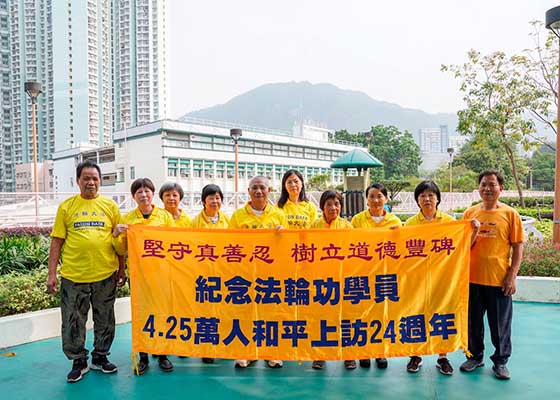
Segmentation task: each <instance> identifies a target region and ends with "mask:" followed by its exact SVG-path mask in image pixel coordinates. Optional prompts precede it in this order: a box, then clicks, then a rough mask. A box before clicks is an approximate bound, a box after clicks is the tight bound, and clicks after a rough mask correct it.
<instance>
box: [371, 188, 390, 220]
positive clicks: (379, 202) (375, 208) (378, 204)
mask: <svg viewBox="0 0 560 400" xmlns="http://www.w3.org/2000/svg"><path fill="white" fill-rule="evenodd" d="M385 203H387V197H385V195H384V194H383V192H382V191H381V190H379V189H375V188H372V189H370V190H369V192H368V196H367V205H368V208H369V211H370V213H371V214H372V215H374V216H376V217H379V216H381V215H383V206H385Z"/></svg>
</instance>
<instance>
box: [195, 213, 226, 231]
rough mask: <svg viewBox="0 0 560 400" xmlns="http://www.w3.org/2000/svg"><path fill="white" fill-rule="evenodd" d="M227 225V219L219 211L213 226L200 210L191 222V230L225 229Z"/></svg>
mask: <svg viewBox="0 0 560 400" xmlns="http://www.w3.org/2000/svg"><path fill="white" fill-rule="evenodd" d="M228 225H229V217H228V216H227V215H226V214H224V213H223V212H221V211H218V221H217V222H216V223H215V224H214V223H212V221H211V220H210V218H209V217H208V216H207V215H206V213H205V212H204V210H202V211H201V212H200V213H198V215H197V216H196V217H194V219H193V220H192V222H191V228H207V229H227V227H228Z"/></svg>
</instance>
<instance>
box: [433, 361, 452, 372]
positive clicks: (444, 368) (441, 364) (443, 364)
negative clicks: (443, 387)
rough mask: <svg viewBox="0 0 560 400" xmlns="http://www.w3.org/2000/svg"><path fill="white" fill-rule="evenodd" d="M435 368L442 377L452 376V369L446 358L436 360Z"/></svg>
mask: <svg viewBox="0 0 560 400" xmlns="http://www.w3.org/2000/svg"><path fill="white" fill-rule="evenodd" d="M436 367H438V369H439V372H441V373H442V374H443V375H453V367H452V366H451V364H450V363H449V360H448V359H447V358H438V360H437V363H436Z"/></svg>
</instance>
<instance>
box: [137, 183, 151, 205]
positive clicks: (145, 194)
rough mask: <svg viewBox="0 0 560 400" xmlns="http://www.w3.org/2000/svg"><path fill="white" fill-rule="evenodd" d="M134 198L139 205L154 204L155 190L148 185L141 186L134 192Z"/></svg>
mask: <svg viewBox="0 0 560 400" xmlns="http://www.w3.org/2000/svg"><path fill="white" fill-rule="evenodd" d="M134 200H135V201H136V204H138V207H148V206H151V205H152V201H153V200H154V192H152V191H151V190H150V189H149V188H147V187H141V188H140V189H138V190H137V191H136V193H134Z"/></svg>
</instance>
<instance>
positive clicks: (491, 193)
mask: <svg viewBox="0 0 560 400" xmlns="http://www.w3.org/2000/svg"><path fill="white" fill-rule="evenodd" d="M503 190H504V188H503V186H501V185H500V183H499V182H498V178H497V177H496V175H488V176H485V177H483V178H482V179H481V181H480V184H479V185H478V193H479V194H480V198H481V199H482V201H483V202H484V203H485V204H490V205H496V203H497V202H498V199H499V198H500V195H501V194H502V191H503Z"/></svg>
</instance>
